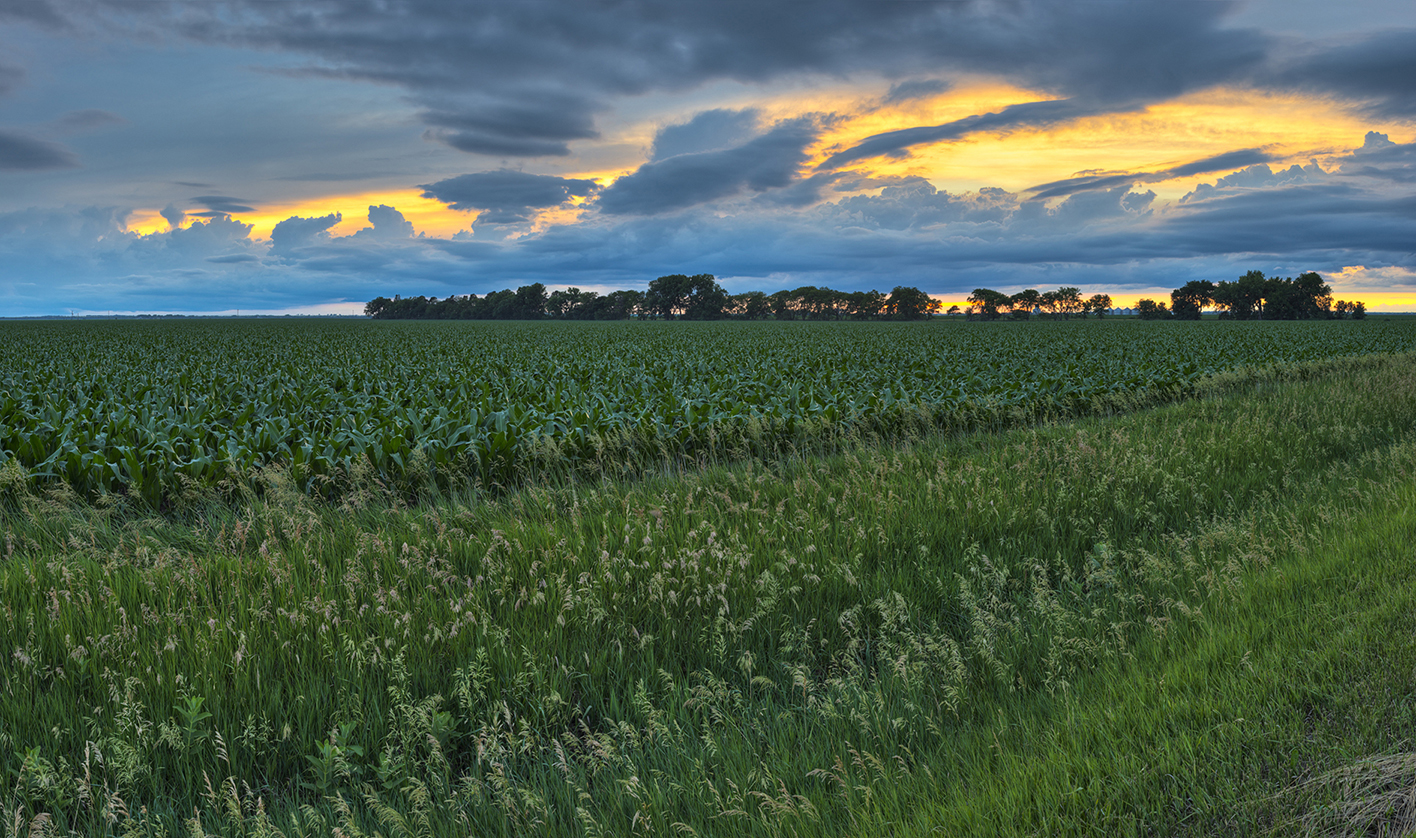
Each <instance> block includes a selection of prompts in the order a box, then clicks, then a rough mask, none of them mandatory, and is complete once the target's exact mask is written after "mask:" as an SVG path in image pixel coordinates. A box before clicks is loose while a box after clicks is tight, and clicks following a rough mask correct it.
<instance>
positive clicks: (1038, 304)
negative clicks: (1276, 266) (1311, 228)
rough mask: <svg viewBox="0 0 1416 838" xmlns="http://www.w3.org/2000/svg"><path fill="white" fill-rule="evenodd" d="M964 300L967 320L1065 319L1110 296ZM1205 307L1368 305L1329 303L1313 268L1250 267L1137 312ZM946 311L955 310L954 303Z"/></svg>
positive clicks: (1336, 315)
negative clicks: (1285, 271) (1267, 271)
mask: <svg viewBox="0 0 1416 838" xmlns="http://www.w3.org/2000/svg"><path fill="white" fill-rule="evenodd" d="M968 303H969V308H968V311H967V316H968V319H970V320H998V319H1001V318H1004V317H1007V318H1011V319H1014V320H1027V319H1029V318H1030V317H1032V316H1034V315H1043V316H1050V317H1053V318H1062V319H1067V318H1070V317H1073V316H1079V317H1086V316H1087V315H1094V316H1096V317H1102V316H1104V315H1106V314H1108V313H1110V312H1111V297H1110V295H1107V294H1093V295H1092V296H1091V297H1089V298H1086V299H1083V298H1082V293H1081V291H1080V290H1079V289H1076V288H1058V289H1057V290H1055V291H1044V292H1038V291H1037V290H1035V289H1032V288H1029V289H1027V290H1025V291H1019V292H1018V293H1016V294H1004V293H1003V292H1001V291H994V290H993V289H991V288H975V289H974V291H973V293H972V294H970V295H969V298H968ZM1207 308H1213V309H1217V310H1218V311H1219V318H1220V319H1221V320H1331V319H1352V320H1361V319H1362V318H1364V317H1366V316H1367V306H1366V305H1365V304H1363V303H1362V302H1360V301H1355V302H1348V301H1346V300H1338V301H1336V302H1334V301H1333V299H1332V288H1330V287H1329V286H1328V284H1327V283H1325V282H1323V278H1322V276H1321V275H1319V274H1317V273H1314V272H1312V271H1309V272H1308V273H1304V274H1300V275H1299V276H1298V277H1297V278H1296V279H1293V278H1288V277H1276V276H1273V277H1266V276H1264V274H1263V272H1262V271H1249V272H1248V273H1246V274H1244V275H1243V276H1242V277H1240V278H1239V279H1238V280H1237V281H1235V282H1227V281H1220V282H1217V283H1215V282H1211V281H1209V280H1207V279H1198V280H1192V281H1190V282H1187V283H1185V284H1184V285H1183V286H1181V287H1179V288H1176V289H1175V290H1174V291H1171V292H1170V304H1169V305H1166V303H1165V302H1164V301H1156V300H1150V299H1145V300H1141V301H1140V302H1138V303H1137V304H1136V314H1137V315H1138V316H1139V317H1140V318H1141V319H1142V320H1199V319H1200V312H1202V311H1203V310H1204V309H1207ZM949 313H950V314H956V313H958V306H954V307H952V308H950V309H949Z"/></svg>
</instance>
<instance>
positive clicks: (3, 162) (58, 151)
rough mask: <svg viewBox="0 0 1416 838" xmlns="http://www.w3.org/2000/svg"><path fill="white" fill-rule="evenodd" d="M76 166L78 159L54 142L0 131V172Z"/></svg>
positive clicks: (13, 132)
mask: <svg viewBox="0 0 1416 838" xmlns="http://www.w3.org/2000/svg"><path fill="white" fill-rule="evenodd" d="M78 165H79V158H78V157H76V156H74V153H73V152H72V151H70V150H68V149H67V148H65V147H63V146H62V145H59V144H58V143H56V142H51V141H50V140H44V139H40V138H39V137H31V136H29V135H27V134H21V133H18V132H15V131H5V130H0V171H7V170H8V171H38V170H43V169H72V168H74V167H76V166H78Z"/></svg>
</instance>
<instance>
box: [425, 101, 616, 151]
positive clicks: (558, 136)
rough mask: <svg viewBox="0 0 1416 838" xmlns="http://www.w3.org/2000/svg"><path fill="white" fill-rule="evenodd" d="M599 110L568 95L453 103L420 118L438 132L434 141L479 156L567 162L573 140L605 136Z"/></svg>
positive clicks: (430, 132)
mask: <svg viewBox="0 0 1416 838" xmlns="http://www.w3.org/2000/svg"><path fill="white" fill-rule="evenodd" d="M598 109H599V105H598V104H596V103H594V102H591V101H586V100H583V99H580V98H577V97H574V96H567V95H565V94H564V93H559V92H557V93H551V94H547V93H539V94H536V93H530V94H525V93H524V94H522V95H520V96H518V97H517V98H516V99H515V101H509V102H508V101H497V100H496V99H488V100H487V101H484V102H467V103H462V104H461V105H460V106H459V105H458V104H457V103H452V102H449V103H447V104H446V105H445V106H444V107H440V108H430V109H428V110H425V111H423V112H422V113H421V114H419V116H420V117H421V118H422V120H423V122H424V123H425V124H427V125H430V126H432V127H431V128H429V129H428V130H427V131H426V132H425V136H426V137H428V138H429V139H436V140H439V141H441V142H444V143H447V144H448V145H450V146H452V147H453V148H456V149H459V150H461V151H467V152H472V153H474V154H485V155H491V156H498V157H500V156H510V157H544V156H562V157H563V156H565V155H568V154H570V146H569V145H567V143H568V142H569V141H570V140H588V139H595V138H597V137H599V136H600V132H598V131H596V130H595V117H594V113H593V112H594V111H595V110H598Z"/></svg>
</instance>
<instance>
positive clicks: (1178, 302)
mask: <svg viewBox="0 0 1416 838" xmlns="http://www.w3.org/2000/svg"><path fill="white" fill-rule="evenodd" d="M1213 304H1214V283H1213V282H1210V281H1209V280H1207V279H1192V280H1190V281H1189V282H1187V283H1185V284H1184V285H1182V286H1181V287H1179V288H1177V289H1175V290H1174V291H1171V292H1170V311H1171V313H1172V314H1173V315H1174V317H1175V319H1177V320H1199V319H1200V312H1201V311H1202V310H1204V309H1205V308H1207V307H1209V306H1211V305H1213Z"/></svg>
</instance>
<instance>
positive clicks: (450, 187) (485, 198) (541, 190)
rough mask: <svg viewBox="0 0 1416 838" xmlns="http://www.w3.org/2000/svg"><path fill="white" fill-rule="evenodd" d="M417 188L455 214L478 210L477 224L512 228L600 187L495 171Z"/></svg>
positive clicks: (593, 182)
mask: <svg viewBox="0 0 1416 838" xmlns="http://www.w3.org/2000/svg"><path fill="white" fill-rule="evenodd" d="M418 188H419V189H422V190H423V197H424V198H433V199H435V200H439V201H442V202H443V203H445V204H447V205H448V206H450V207H452V208H453V209H455V210H474V209H475V210H481V211H482V214H481V215H479V216H478V217H477V220H478V221H481V222H490V223H493V224H513V223H516V222H519V221H525V220H527V219H529V218H530V217H531V216H532V215H534V214H535V212H536V210H542V209H549V208H550V207H557V206H560V205H561V204H564V203H567V202H568V201H570V199H571V198H572V197H586V196H589V195H593V194H595V192H596V190H598V189H599V188H600V187H599V185H598V184H596V183H595V181H593V180H580V179H575V178H563V177H555V176H554V175H532V174H527V173H525V172H518V171H514V170H511V169H498V170H496V171H492V172H474V173H472V174H468V175H458V176H457V177H453V178H447V179H446V180H440V181H438V182H437V183H425V184H423V185H421V186H419V187H418Z"/></svg>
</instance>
